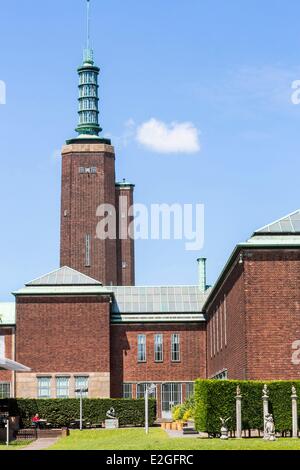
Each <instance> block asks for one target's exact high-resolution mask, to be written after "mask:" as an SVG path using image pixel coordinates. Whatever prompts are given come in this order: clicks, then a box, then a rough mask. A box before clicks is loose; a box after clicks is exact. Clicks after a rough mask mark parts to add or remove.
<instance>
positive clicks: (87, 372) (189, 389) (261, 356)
mask: <svg viewBox="0 0 300 470" xmlns="http://www.w3.org/2000/svg"><path fill="white" fill-rule="evenodd" d="M78 73H79V125H78V127H77V131H78V134H79V135H78V137H77V138H74V139H71V140H69V141H67V144H66V145H65V146H64V147H63V150H62V198H61V247H60V254H61V267H60V268H59V269H58V270H57V271H54V272H51V273H49V274H46V275H44V276H41V277H40V278H38V279H36V280H34V281H31V282H28V283H27V284H26V285H25V287H24V288H22V289H20V290H18V291H16V292H14V295H15V302H12V303H9V304H0V358H1V357H2V356H5V357H6V358H8V359H13V360H17V361H18V362H19V363H22V364H25V365H26V366H28V367H29V368H30V369H31V370H30V372H25V373H15V372H8V371H1V370H0V398H2V397H6V396H17V397H36V398H55V397H58V398H65V397H74V396H76V389H78V388H87V389H88V392H86V395H87V396H89V397H116V398H117V397H122V396H124V397H127V398H129V397H132V398H139V397H143V396H144V392H145V386H146V384H151V383H154V384H156V386H157V387H156V397H157V400H158V415H159V416H160V417H163V418H168V417H169V416H170V410H171V408H172V406H173V405H174V404H177V403H180V402H181V401H183V400H184V399H185V398H187V397H189V396H190V395H191V394H192V393H193V381H194V380H195V379H196V378H198V377H202V378H205V377H212V378H227V377H228V378H234V379H296V378H298V379H299V378H300V366H299V364H300V353H299V354H298V349H300V288H299V287H300V211H297V212H296V213H294V214H291V215H290V216H287V217H285V218H283V219H281V220H280V221H277V222H275V223H273V224H270V225H268V226H266V227H264V228H262V229H260V230H257V231H256V232H255V233H254V234H253V236H252V237H251V238H250V239H249V240H248V241H247V242H246V243H241V244H238V245H237V246H236V248H235V249H234V251H233V253H232V255H231V257H230V259H229V260H228V263H227V264H226V266H225V268H224V270H223V272H222V273H221V275H220V277H219V279H218V280H217V282H216V283H215V285H214V286H213V287H212V288H207V283H206V270H205V259H199V260H198V263H199V282H198V285H196V286H156V287H152V286H146V287H137V286H135V272H134V261H135V259H134V240H133V238H132V237H124V236H123V235H124V232H125V233H126V232H127V233H128V232H130V230H132V224H133V217H132V212H131V210H130V209H131V206H132V204H133V190H134V186H133V185H132V184H130V183H128V182H127V181H123V182H121V183H119V182H117V181H116V178H115V152H114V148H113V146H112V145H111V142H110V141H109V140H107V139H103V138H101V137H99V133H100V131H101V128H100V126H99V122H98V114H99V111H98V74H99V69H98V68H97V67H96V66H95V65H94V62H93V56H92V51H91V50H89V49H88V50H87V51H86V52H85V58H84V63H83V65H82V66H81V67H80V68H79V69H78ZM103 219H106V221H107V222H108V223H110V222H111V221H118V222H119V223H118V224H116V230H115V236H114V237H105V236H104V237H103V232H102V236H101V233H100V236H99V231H98V228H99V222H100V225H101V221H102V220H103ZM100 228H101V227H100ZM100 232H101V230H100Z"/></svg>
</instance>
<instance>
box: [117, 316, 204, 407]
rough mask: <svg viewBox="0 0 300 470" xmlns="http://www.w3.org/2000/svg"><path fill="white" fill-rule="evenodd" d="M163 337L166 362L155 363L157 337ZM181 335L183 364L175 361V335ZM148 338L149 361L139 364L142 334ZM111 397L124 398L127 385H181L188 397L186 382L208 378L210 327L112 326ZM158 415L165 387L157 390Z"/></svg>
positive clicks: (186, 325)
mask: <svg viewBox="0 0 300 470" xmlns="http://www.w3.org/2000/svg"><path fill="white" fill-rule="evenodd" d="M158 333H161V334H163V361H162V362H155V357H154V336H155V334H158ZM175 333H176V334H179V335H180V361H179V362H172V360H171V336H172V334H175ZM140 334H144V335H146V361H145V362H138V335H140ZM111 374H112V375H111V395H112V397H120V396H122V393H123V390H122V388H123V383H131V384H133V385H132V386H133V396H136V384H137V383H145V382H148V383H149V382H150V383H152V382H153V383H155V384H161V383H167V382H179V383H182V385H183V390H182V398H183V400H184V399H185V397H186V388H185V387H186V385H185V384H186V383H187V382H193V381H194V380H195V379H196V378H199V377H201V378H205V377H206V328H205V323H200V324H199V323H197V324H193V323H191V324H167V323H166V324H160V323H153V324H135V325H128V324H127V325H112V327H111ZM157 401H158V416H160V415H161V387H160V385H158V387H157Z"/></svg>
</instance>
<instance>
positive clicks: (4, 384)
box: [0, 382, 12, 400]
mask: <svg viewBox="0 0 300 470" xmlns="http://www.w3.org/2000/svg"><path fill="white" fill-rule="evenodd" d="M2 387H8V389H9V393H8V394H7V396H4V395H3V389H2ZM11 390H12V388H11V383H10V382H0V400H1V399H5V398H11Z"/></svg>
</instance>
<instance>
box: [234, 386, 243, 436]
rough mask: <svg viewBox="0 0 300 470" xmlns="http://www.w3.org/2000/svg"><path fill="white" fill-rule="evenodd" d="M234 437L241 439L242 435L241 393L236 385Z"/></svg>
mask: <svg viewBox="0 0 300 470" xmlns="http://www.w3.org/2000/svg"><path fill="white" fill-rule="evenodd" d="M235 402H236V437H237V439H241V437H242V395H241V389H240V386H239V385H238V386H237V387H236V397H235Z"/></svg>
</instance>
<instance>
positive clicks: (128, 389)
mask: <svg viewBox="0 0 300 470" xmlns="http://www.w3.org/2000/svg"><path fill="white" fill-rule="evenodd" d="M123 398H132V384H123Z"/></svg>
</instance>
